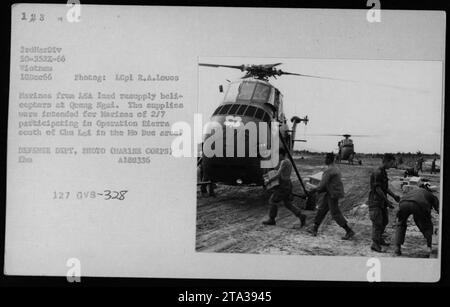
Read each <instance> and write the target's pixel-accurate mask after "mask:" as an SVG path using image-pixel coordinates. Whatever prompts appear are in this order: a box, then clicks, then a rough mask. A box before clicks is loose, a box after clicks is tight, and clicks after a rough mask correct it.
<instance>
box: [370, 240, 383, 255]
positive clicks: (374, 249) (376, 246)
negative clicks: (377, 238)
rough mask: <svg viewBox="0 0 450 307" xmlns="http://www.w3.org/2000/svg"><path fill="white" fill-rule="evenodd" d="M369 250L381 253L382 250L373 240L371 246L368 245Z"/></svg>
mask: <svg viewBox="0 0 450 307" xmlns="http://www.w3.org/2000/svg"><path fill="white" fill-rule="evenodd" d="M370 249H371V250H373V251H374V252H378V253H382V252H383V250H382V249H381V246H380V244H378V243H377V242H373V243H372V246H371V247H370Z"/></svg>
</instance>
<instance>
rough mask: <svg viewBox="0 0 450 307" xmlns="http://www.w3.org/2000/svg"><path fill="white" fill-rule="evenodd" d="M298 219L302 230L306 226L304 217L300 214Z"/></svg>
mask: <svg viewBox="0 0 450 307" xmlns="http://www.w3.org/2000/svg"><path fill="white" fill-rule="evenodd" d="M298 218H299V219H300V228H302V227H303V226H305V224H306V215H304V214H301V213H300V215H299V216H298Z"/></svg>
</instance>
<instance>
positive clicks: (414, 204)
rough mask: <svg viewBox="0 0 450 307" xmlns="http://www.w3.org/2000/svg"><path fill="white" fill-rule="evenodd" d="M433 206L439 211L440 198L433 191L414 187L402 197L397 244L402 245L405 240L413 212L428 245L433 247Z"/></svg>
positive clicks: (396, 234) (398, 213)
mask: <svg viewBox="0 0 450 307" xmlns="http://www.w3.org/2000/svg"><path fill="white" fill-rule="evenodd" d="M431 208H434V209H435V210H436V211H439V200H438V199H437V197H436V196H434V195H433V193H431V192H429V191H427V190H425V189H422V188H415V189H412V190H411V191H409V192H408V193H406V194H405V195H404V196H403V197H402V199H401V200H400V203H399V210H398V212H397V224H396V232H395V245H397V246H400V245H402V244H403V243H404V242H405V235H406V228H407V222H408V218H409V216H410V215H411V214H412V215H413V218H414V222H415V223H416V225H417V227H418V228H419V230H420V231H421V232H422V234H423V236H424V237H425V239H426V240H427V246H428V247H430V248H431V238H432V235H433V223H432V221H431Z"/></svg>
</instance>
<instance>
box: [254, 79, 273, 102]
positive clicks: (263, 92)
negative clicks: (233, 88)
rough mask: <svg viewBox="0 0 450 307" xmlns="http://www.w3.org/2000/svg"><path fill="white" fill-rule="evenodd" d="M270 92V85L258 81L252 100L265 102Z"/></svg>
mask: <svg viewBox="0 0 450 307" xmlns="http://www.w3.org/2000/svg"><path fill="white" fill-rule="evenodd" d="M269 94H270V87H268V86H267V85H265V84H262V83H258V84H257V85H256V88H255V93H254V94H253V98H252V100H255V101H263V102H266V101H267V98H268V97H269Z"/></svg>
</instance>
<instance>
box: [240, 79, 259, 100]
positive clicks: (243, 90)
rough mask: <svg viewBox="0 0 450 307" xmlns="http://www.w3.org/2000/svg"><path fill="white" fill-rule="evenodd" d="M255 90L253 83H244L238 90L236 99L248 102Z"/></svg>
mask: <svg viewBox="0 0 450 307" xmlns="http://www.w3.org/2000/svg"><path fill="white" fill-rule="evenodd" d="M254 89H255V82H249V81H244V82H242V83H241V86H240V88H239V95H238V97H237V99H243V100H250V99H251V98H252V95H253V91H254Z"/></svg>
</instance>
